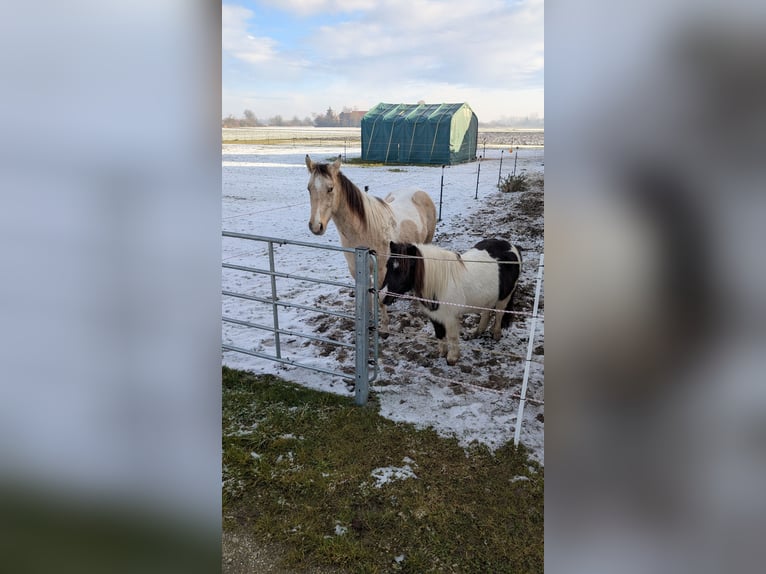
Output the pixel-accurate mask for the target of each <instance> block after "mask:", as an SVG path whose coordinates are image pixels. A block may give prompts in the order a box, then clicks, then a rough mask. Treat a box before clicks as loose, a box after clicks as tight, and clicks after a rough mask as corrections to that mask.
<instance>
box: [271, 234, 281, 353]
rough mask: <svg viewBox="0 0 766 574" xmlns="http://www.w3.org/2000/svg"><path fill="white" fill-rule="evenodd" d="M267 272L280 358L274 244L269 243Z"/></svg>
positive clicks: (275, 343) (275, 337)
mask: <svg viewBox="0 0 766 574" xmlns="http://www.w3.org/2000/svg"><path fill="white" fill-rule="evenodd" d="M269 271H271V312H272V314H273V315H274V345H276V347H277V358H278V359H281V358H282V349H281V347H280V345H279V309H278V308H277V278H276V276H275V275H274V272H275V271H276V269H274V243H273V242H272V241H269Z"/></svg>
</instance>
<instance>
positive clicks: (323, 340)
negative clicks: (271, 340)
mask: <svg viewBox="0 0 766 574" xmlns="http://www.w3.org/2000/svg"><path fill="white" fill-rule="evenodd" d="M221 319H222V320H223V321H225V322H227V323H234V324H235V325H242V326H243V327H252V328H253V329H260V330H262V331H271V332H272V333H273V332H274V328H273V327H269V326H268V325H261V324H260V323H251V322H250V321H243V320H242V319H234V318H233V317H227V316H226V315H224V316H223V317H221ZM279 332H280V333H281V334H282V335H292V336H293V337H301V338H303V339H311V340H312V341H319V342H320V343H328V344H330V345H338V346H339V347H349V348H352V349H353V348H354V345H353V344H352V343H346V342H344V341H334V340H332V339H328V338H326V337H320V336H319V335H309V334H307V333H298V332H297V331H290V330H289V329H280V330H279Z"/></svg>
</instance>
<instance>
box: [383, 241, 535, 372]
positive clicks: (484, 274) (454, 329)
mask: <svg viewBox="0 0 766 574" xmlns="http://www.w3.org/2000/svg"><path fill="white" fill-rule="evenodd" d="M520 271H521V252H520V250H519V249H518V248H517V247H514V246H513V245H511V244H510V243H508V242H507V241H505V240H503V239H485V240H483V241H479V243H477V244H476V245H474V246H473V248H472V249H469V250H468V251H466V252H465V253H463V254H460V253H455V252H453V251H447V250H446V249H441V248H440V247H436V246H435V245H420V244H414V245H413V244H408V243H391V244H390V246H389V259H388V262H387V265H386V276H385V279H384V281H383V287H385V288H386V289H387V293H385V294H381V295H384V302H385V303H386V304H388V303H390V302H391V301H393V298H394V296H395V295H404V294H406V293H408V292H410V291H412V292H413V293H414V295H415V296H416V297H418V298H419V299H423V301H421V302H420V305H421V307H422V308H423V310H424V312H425V314H426V315H427V316H428V318H429V319H431V323H433V326H434V331H435V333H436V338H437V339H438V340H439V356H440V357H443V356H445V355H446V356H447V363H448V364H449V365H454V364H455V363H457V361H458V359H459V358H460V347H459V346H458V335H459V334H460V318H461V317H462V315H464V314H465V313H471V312H474V313H475V312H480V313H481V319H480V321H479V325H478V327H477V328H476V330H475V331H474V332H473V333H471V334H470V336H471V337H477V336H479V335H480V334H481V333H483V332H484V330H485V329H486V328H487V326H488V324H489V316H490V313H491V310H493V309H494V310H495V324H494V325H493V327H492V337H493V338H494V339H495V340H496V341H498V340H500V338H501V336H502V328H503V327H505V326H507V325H508V324H509V323H510V314H508V313H504V311H508V310H510V309H511V307H512V305H513V294H514V291H515V290H516V282H517V281H518V279H519V272H520ZM472 307H473V308H474V309H471V308H472ZM477 307H478V308H480V309H476V308H477ZM445 335H446V342H445Z"/></svg>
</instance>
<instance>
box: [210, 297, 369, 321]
mask: <svg viewBox="0 0 766 574" xmlns="http://www.w3.org/2000/svg"><path fill="white" fill-rule="evenodd" d="M221 294H222V295H226V296H227V297H237V298H238V299H247V300H249V301H258V303H266V304H267V305H271V304H272V303H273V301H272V300H271V299H266V298H265V297H258V296H257V295H247V294H245V293H236V292H234V291H221ZM276 305H279V306H281V307H290V308H292V309H304V310H305V311H313V312H315V313H322V314H323V315H334V316H335V317H341V318H343V319H354V318H355V316H354V315H351V314H349V313H341V312H340V311H332V310H330V309H321V308H319V307H309V306H308V305H301V304H300V303H287V302H284V301H277V302H276Z"/></svg>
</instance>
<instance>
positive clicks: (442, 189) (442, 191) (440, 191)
mask: <svg viewBox="0 0 766 574" xmlns="http://www.w3.org/2000/svg"><path fill="white" fill-rule="evenodd" d="M443 193H444V164H442V185H441V187H440V188H439V219H438V220H437V221H441V220H442V194H443Z"/></svg>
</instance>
